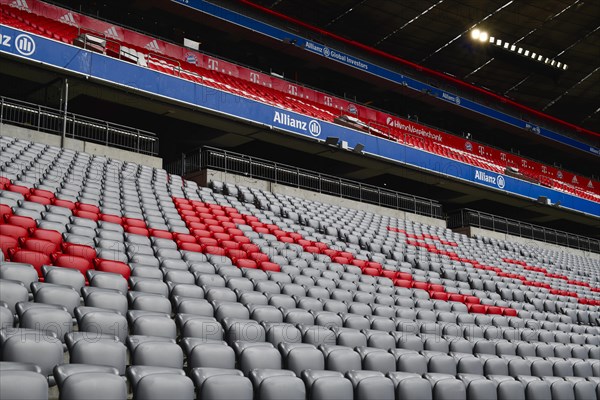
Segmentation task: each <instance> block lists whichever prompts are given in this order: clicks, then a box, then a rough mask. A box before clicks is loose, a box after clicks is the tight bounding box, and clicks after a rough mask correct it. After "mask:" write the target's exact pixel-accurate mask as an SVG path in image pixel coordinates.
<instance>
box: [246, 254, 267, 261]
mask: <svg viewBox="0 0 600 400" xmlns="http://www.w3.org/2000/svg"><path fill="white" fill-rule="evenodd" d="M248 258H249V259H251V260H254V261H256V262H258V263H261V262H263V261H269V256H268V255H266V254H264V253H258V252H257V253H249V254H248Z"/></svg>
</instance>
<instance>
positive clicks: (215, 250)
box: [202, 245, 227, 256]
mask: <svg viewBox="0 0 600 400" xmlns="http://www.w3.org/2000/svg"><path fill="white" fill-rule="evenodd" d="M202 249H203V250H202V252H203V253H206V254H214V255H216V256H224V255H226V254H227V252H226V251H225V249H223V248H221V247H217V246H206V245H203V246H202Z"/></svg>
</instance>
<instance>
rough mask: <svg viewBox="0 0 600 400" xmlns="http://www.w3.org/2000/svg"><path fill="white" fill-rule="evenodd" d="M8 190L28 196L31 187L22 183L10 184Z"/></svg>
mask: <svg viewBox="0 0 600 400" xmlns="http://www.w3.org/2000/svg"><path fill="white" fill-rule="evenodd" d="M6 190H9V191H11V192H16V193H21V194H22V195H23V196H26V195H28V194H29V193H30V189H29V188H28V187H26V186H20V185H12V184H10V185H8V187H7V188H6Z"/></svg>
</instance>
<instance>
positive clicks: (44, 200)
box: [27, 195, 52, 206]
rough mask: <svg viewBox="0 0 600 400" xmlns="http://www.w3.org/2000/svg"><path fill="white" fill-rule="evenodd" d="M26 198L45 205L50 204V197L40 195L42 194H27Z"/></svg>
mask: <svg viewBox="0 0 600 400" xmlns="http://www.w3.org/2000/svg"><path fill="white" fill-rule="evenodd" d="M27 200H28V201H31V202H34V203H38V204H43V205H45V206H48V205H50V204H52V200H51V199H49V198H47V197H42V196H34V195H29V196H27Z"/></svg>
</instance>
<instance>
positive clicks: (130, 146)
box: [0, 97, 159, 156]
mask: <svg viewBox="0 0 600 400" xmlns="http://www.w3.org/2000/svg"><path fill="white" fill-rule="evenodd" d="M65 119H66V122H67V124H66V132H65V133H66V137H67V138H72V139H80V140H85V141H88V142H95V143H100V144H103V145H105V146H109V147H117V148H121V149H125V150H129V151H133V152H136V153H141V154H147V155H151V156H157V155H158V145H159V139H158V137H157V136H156V135H155V134H154V133H152V132H148V131H144V130H141V129H136V128H131V127H128V126H124V125H119V124H115V123H113V122H108V121H103V120H99V119H95V118H91V117H86V116H83V115H80V114H74V113H70V112H69V113H67V114H66V115H65V113H64V111H61V110H58V109H55V108H51V107H46V106H42V105H38V104H34V103H28V102H25V101H22V100H16V99H11V98H7V97H0V123H9V124H12V125H17V126H22V127H26V128H28V129H33V130H35V131H38V132H46V133H51V134H55V135H62V134H63V130H64V125H63V123H64V122H65Z"/></svg>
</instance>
